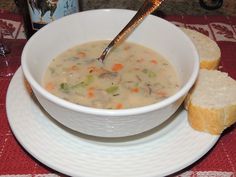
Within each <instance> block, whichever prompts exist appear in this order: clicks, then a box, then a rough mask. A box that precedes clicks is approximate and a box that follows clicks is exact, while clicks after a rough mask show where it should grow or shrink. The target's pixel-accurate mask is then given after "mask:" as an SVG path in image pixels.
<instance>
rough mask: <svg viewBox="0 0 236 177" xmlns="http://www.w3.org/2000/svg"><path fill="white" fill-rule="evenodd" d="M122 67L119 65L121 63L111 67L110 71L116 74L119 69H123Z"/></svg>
mask: <svg viewBox="0 0 236 177" xmlns="http://www.w3.org/2000/svg"><path fill="white" fill-rule="evenodd" d="M123 67H124V65H123V64H121V63H116V64H114V65H113V66H112V71H114V72H118V71H120V70H121V69H123Z"/></svg>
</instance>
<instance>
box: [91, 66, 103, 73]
mask: <svg viewBox="0 0 236 177" xmlns="http://www.w3.org/2000/svg"><path fill="white" fill-rule="evenodd" d="M88 71H89V73H93V72H95V73H98V74H99V73H101V72H103V69H101V68H98V67H96V66H89V67H88Z"/></svg>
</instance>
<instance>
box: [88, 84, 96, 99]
mask: <svg viewBox="0 0 236 177" xmlns="http://www.w3.org/2000/svg"><path fill="white" fill-rule="evenodd" d="M87 96H88V97H89V98H93V97H94V96H95V94H94V88H93V87H90V88H88V90H87Z"/></svg>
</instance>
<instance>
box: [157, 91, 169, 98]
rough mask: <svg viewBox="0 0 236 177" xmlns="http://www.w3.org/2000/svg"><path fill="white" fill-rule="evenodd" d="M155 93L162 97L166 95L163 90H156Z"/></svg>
mask: <svg viewBox="0 0 236 177" xmlns="http://www.w3.org/2000/svg"><path fill="white" fill-rule="evenodd" d="M157 95H158V96H160V97H162V98H165V97H167V93H166V92H164V91H158V92H157Z"/></svg>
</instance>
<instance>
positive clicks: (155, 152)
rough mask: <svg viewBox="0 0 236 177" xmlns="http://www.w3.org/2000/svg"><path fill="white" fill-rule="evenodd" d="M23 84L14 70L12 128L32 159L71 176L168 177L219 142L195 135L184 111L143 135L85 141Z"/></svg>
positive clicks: (9, 112)
mask: <svg viewBox="0 0 236 177" xmlns="http://www.w3.org/2000/svg"><path fill="white" fill-rule="evenodd" d="M25 84H26V82H25V79H24V77H23V74H22V70H21V69H18V71H17V72H16V74H15V76H14V77H13V79H12V81H11V83H10V86H9V89H8V92H7V102H6V106H7V115H8V120H9V123H10V126H11V129H12V131H13V133H14V135H15V136H16V138H17V139H18V141H19V142H20V144H21V145H22V146H23V147H24V148H25V149H26V150H27V151H28V152H29V153H30V154H31V155H33V156H34V157H35V158H36V159H38V160H39V161H40V162H42V163H44V164H45V165H47V166H48V167H50V168H52V169H54V170H56V171H58V172H61V173H64V174H67V175H70V176H79V177H126V176H129V177H154V176H155V177H158V176H166V175H169V174H172V173H175V172H177V171H179V170H181V169H183V168H185V167H187V166H188V165H190V164H192V163H194V162H195V161H197V160H198V159H199V158H201V157H202V156H203V155H204V154H205V153H207V152H208V150H209V149H211V148H212V146H213V145H214V144H215V143H216V142H217V140H218V138H219V136H212V135H209V134H206V133H201V132H197V131H194V130H193V129H192V128H191V127H190V126H189V125H188V122H187V117H186V112H185V111H183V110H182V109H180V110H179V111H178V112H177V113H176V114H175V115H174V116H172V117H171V119H169V121H168V122H167V123H166V124H165V125H163V126H162V127H159V128H158V129H154V130H152V131H151V132H148V133H146V134H143V135H139V136H134V137H132V138H131V137H130V138H129V139H127V138H123V139H122V138H121V139H116V141H115V140H112V139H110V141H109V139H102V138H95V137H93V138H92V137H90V138H89V137H88V136H84V135H82V134H80V133H77V132H74V131H70V129H68V128H65V127H64V126H62V125H60V124H59V123H57V122H56V121H55V120H54V119H52V118H51V117H50V116H49V115H48V114H47V113H45V111H43V109H42V107H41V106H40V105H39V103H38V101H37V99H36V98H35V97H34V95H33V94H32V91H31V90H30V89H29V88H28V89H27V88H26V85H25ZM16 90H17V91H16ZM111 140H112V141H111Z"/></svg>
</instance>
